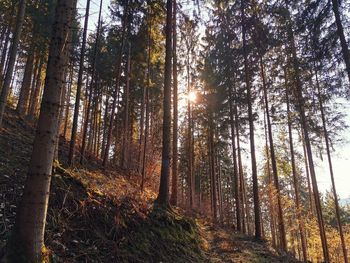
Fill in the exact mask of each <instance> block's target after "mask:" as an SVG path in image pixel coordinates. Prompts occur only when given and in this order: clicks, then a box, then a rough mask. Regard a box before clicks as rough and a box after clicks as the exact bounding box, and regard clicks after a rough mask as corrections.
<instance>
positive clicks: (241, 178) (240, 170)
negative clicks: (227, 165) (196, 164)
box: [234, 89, 250, 234]
mask: <svg viewBox="0 0 350 263" xmlns="http://www.w3.org/2000/svg"><path fill="white" fill-rule="evenodd" d="M235 94H236V89H235ZM236 99H237V98H236V96H235V105H234V114H235V129H236V136H237V160H238V175H239V183H240V184H239V188H240V190H239V193H240V196H239V198H240V203H241V204H242V232H243V234H246V230H248V232H250V231H249V221H248V204H247V198H246V197H245V196H246V192H245V182H244V175H243V165H242V155H241V146H240V139H239V138H240V136H239V135H240V134H239V118H238V109H237V104H236Z"/></svg>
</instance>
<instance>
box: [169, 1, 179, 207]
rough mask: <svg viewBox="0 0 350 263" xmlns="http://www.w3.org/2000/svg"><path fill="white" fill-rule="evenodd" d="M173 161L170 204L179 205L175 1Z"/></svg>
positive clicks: (174, 24) (175, 14) (175, 17)
mask: <svg viewBox="0 0 350 263" xmlns="http://www.w3.org/2000/svg"><path fill="white" fill-rule="evenodd" d="M173 9H174V10H173V156H172V157H173V159H172V167H171V168H172V178H171V198H170V203H171V204H172V205H175V206H176V205H177V184H178V180H179V178H178V177H179V176H178V146H177V141H178V94H177V93H178V87H177V86H178V80H177V52H176V51H177V28H176V27H177V21H176V19H177V4H176V0H173Z"/></svg>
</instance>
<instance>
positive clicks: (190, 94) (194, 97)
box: [187, 91, 197, 102]
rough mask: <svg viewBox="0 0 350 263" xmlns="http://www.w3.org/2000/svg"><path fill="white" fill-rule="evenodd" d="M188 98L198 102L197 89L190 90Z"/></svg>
mask: <svg viewBox="0 0 350 263" xmlns="http://www.w3.org/2000/svg"><path fill="white" fill-rule="evenodd" d="M187 99H188V100H189V101H191V102H196V100H197V93H196V92H195V91H190V93H189V94H188V95H187Z"/></svg>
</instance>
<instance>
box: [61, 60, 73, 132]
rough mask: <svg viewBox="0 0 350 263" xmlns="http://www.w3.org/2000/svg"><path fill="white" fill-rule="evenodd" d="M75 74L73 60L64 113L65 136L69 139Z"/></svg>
mask: <svg viewBox="0 0 350 263" xmlns="http://www.w3.org/2000/svg"><path fill="white" fill-rule="evenodd" d="M73 76H74V62H72V65H71V69H70V74H69V88H68V93H67V97H66V98H65V101H66V105H65V114H64V118H65V120H64V128H63V136H64V138H66V139H67V132H68V122H69V112H70V110H69V108H70V99H71V94H72V86H73Z"/></svg>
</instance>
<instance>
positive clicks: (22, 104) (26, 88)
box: [16, 40, 35, 116]
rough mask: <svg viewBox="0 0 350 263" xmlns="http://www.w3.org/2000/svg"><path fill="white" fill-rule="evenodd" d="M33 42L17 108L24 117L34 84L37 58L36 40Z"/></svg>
mask: <svg viewBox="0 0 350 263" xmlns="http://www.w3.org/2000/svg"><path fill="white" fill-rule="evenodd" d="M32 41H33V43H32V46H31V47H30V50H29V52H28V57H27V62H26V66H25V70H24V76H23V81H22V87H21V91H20V94H19V99H18V103H17V108H16V110H17V112H18V113H19V114H20V115H22V116H23V115H25V114H26V113H27V111H28V102H29V96H30V87H31V84H32V74H33V66H34V57H35V43H34V40H32Z"/></svg>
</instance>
